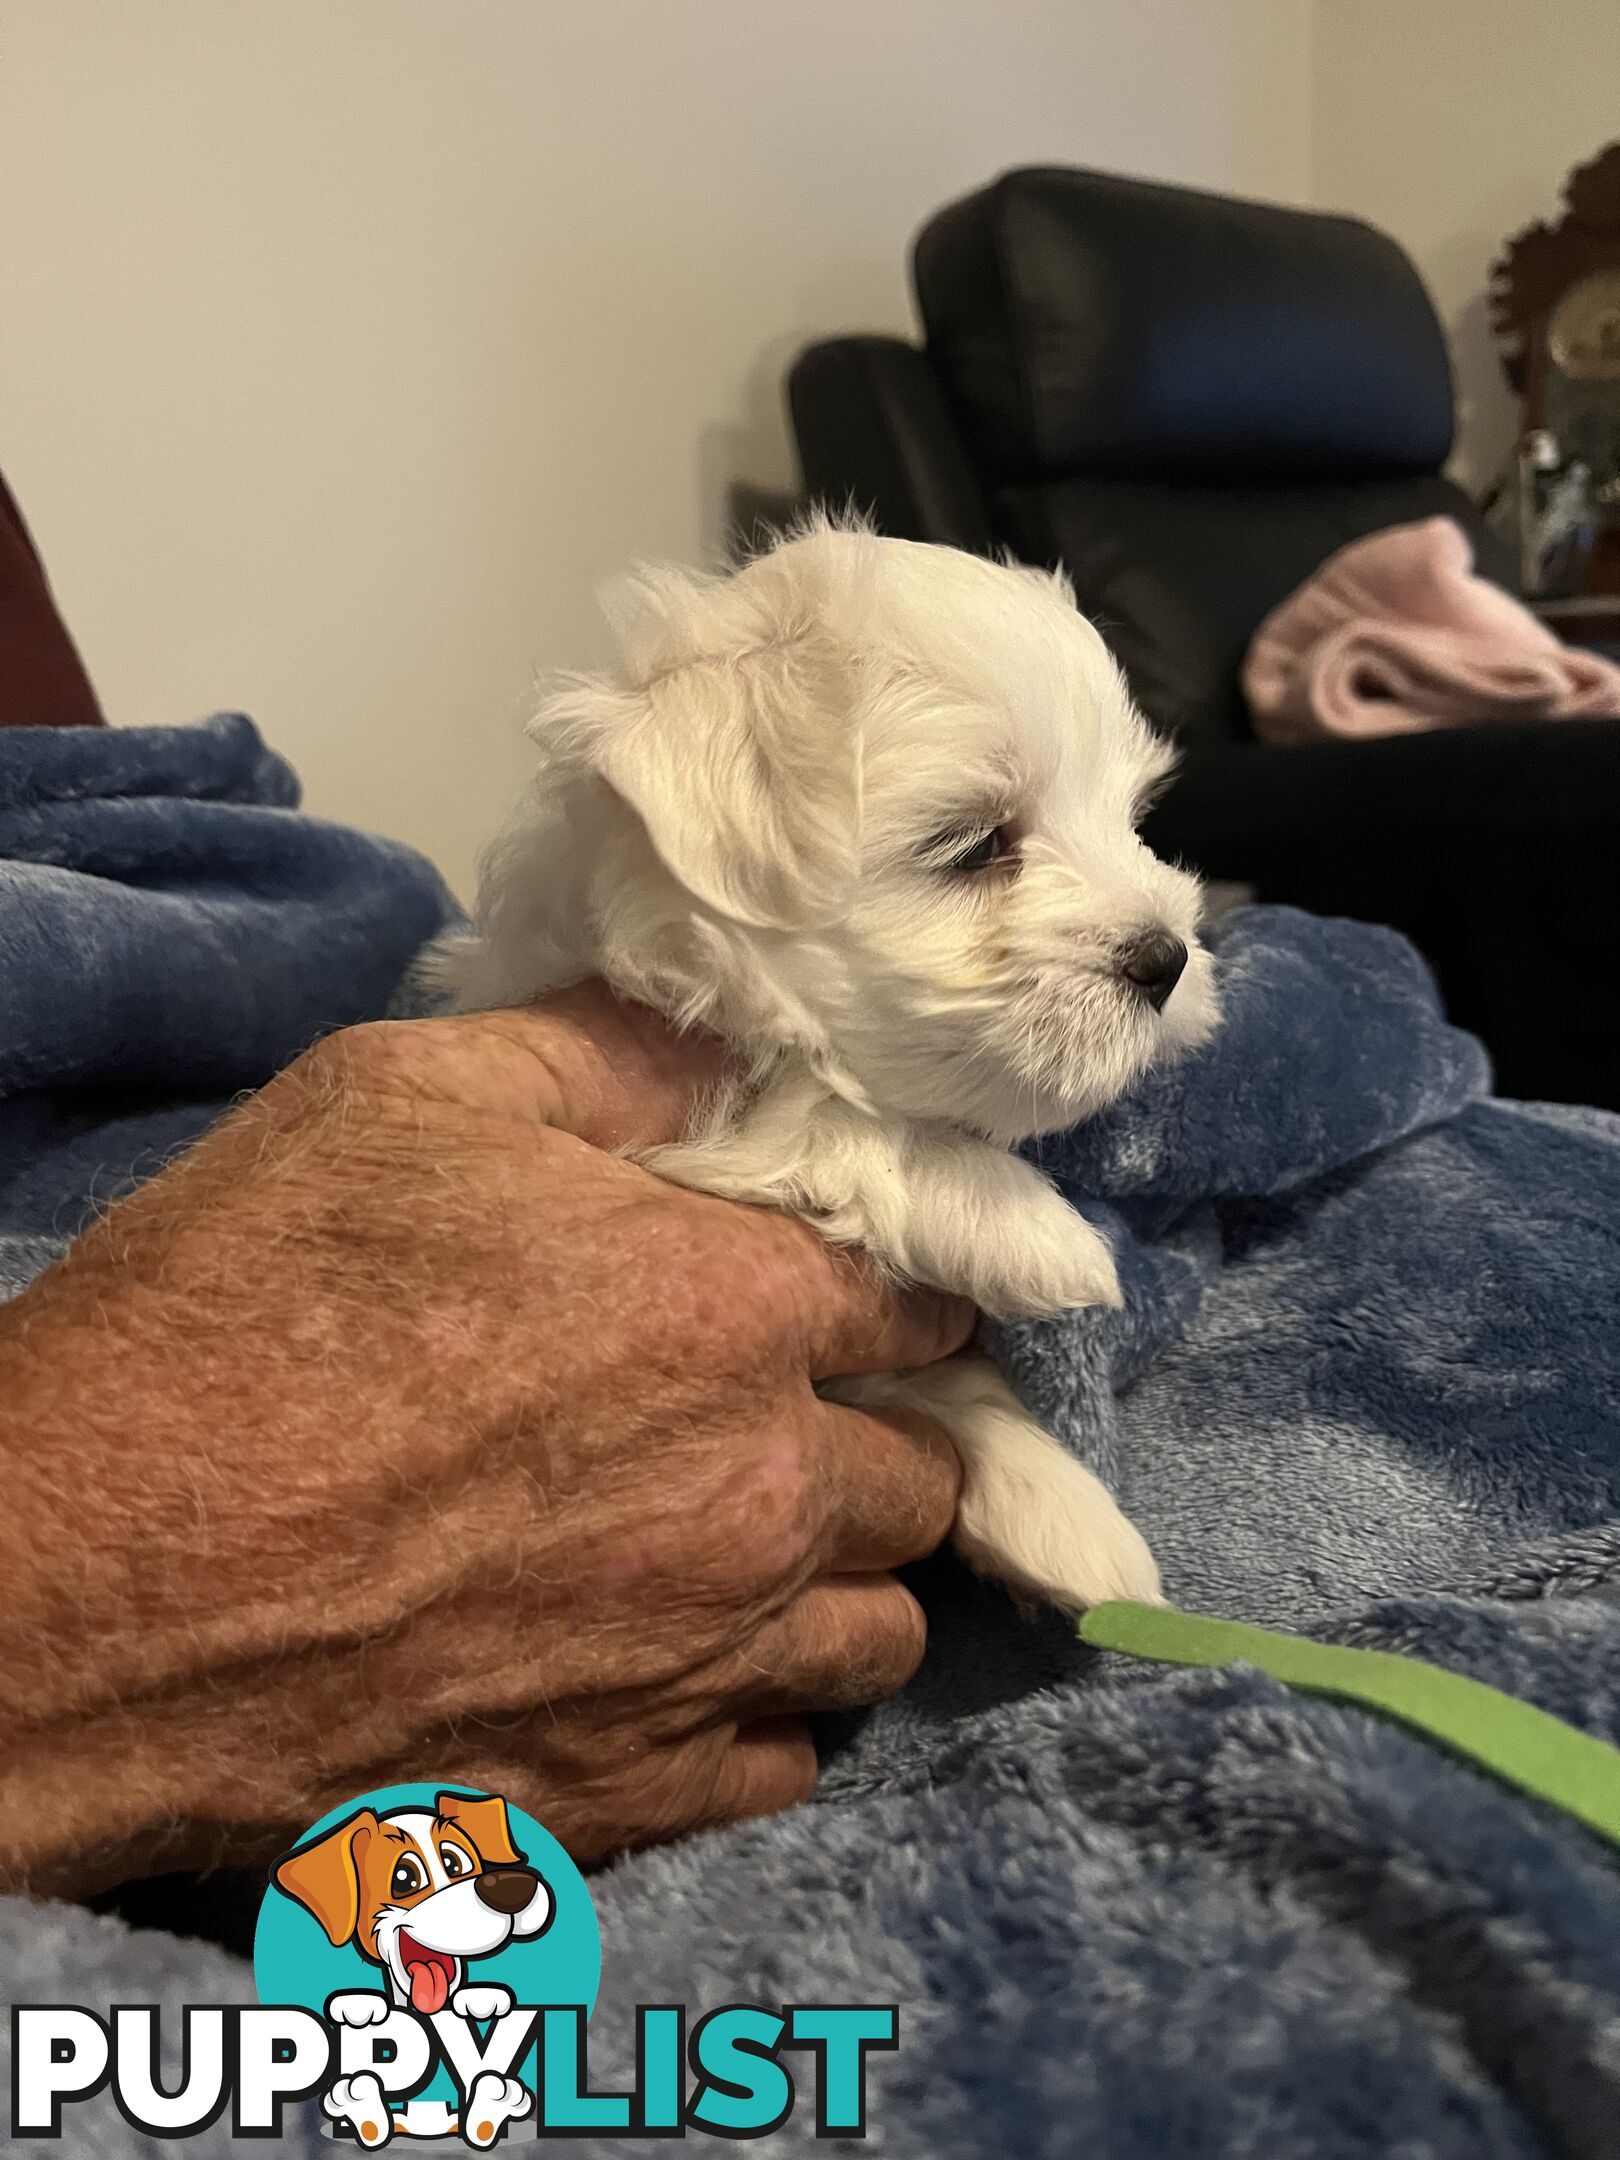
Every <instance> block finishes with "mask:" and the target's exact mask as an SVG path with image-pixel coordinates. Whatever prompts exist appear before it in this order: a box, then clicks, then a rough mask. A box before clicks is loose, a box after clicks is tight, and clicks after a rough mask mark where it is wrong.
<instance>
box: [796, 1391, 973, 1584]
mask: <svg viewBox="0 0 1620 2160" xmlns="http://www.w3.org/2000/svg"><path fill="white" fill-rule="evenodd" d="M810 1446H811V1448H812V1449H813V1450H814V1461H815V1463H816V1470H817V1478H818V1482H819V1485H820V1489H821V1492H822V1495H823V1502H824V1506H825V1510H826V1512H825V1515H824V1518H823V1523H822V1551H823V1553H824V1554H825V1563H826V1565H827V1566H828V1567H829V1568H832V1569H834V1570H835V1571H837V1572H839V1573H852V1574H865V1573H870V1572H872V1571H874V1570H875V1571H879V1572H882V1571H886V1570H888V1569H891V1568H897V1567H905V1566H906V1565H907V1564H908V1563H909V1562H911V1561H913V1560H922V1559H925V1558H926V1557H927V1555H928V1554H929V1553H931V1552H933V1551H934V1549H935V1547H936V1546H938V1545H941V1544H943V1543H944V1541H945V1539H946V1538H947V1537H948V1536H949V1534H950V1529H951V1525H952V1523H954V1521H955V1520H956V1508H957V1502H958V1500H959V1499H960V1497H961V1490H962V1461H961V1457H960V1456H959V1455H958V1454H957V1452H956V1449H955V1448H954V1447H953V1446H952V1445H951V1442H950V1440H949V1439H948V1438H947V1436H946V1434H945V1433H944V1431H943V1430H942V1429H941V1428H940V1427H939V1426H938V1425H936V1424H935V1423H934V1421H933V1420H932V1419H931V1418H928V1417H925V1416H924V1415H923V1414H922V1412H921V1411H917V1410H893V1409H883V1410H874V1409H855V1408H851V1407H848V1406H846V1405H844V1404H842V1403H830V1402H829V1403H821V1404H818V1405H817V1415H816V1418H815V1422H814V1425H813V1427H812V1431H811V1439H810Z"/></svg>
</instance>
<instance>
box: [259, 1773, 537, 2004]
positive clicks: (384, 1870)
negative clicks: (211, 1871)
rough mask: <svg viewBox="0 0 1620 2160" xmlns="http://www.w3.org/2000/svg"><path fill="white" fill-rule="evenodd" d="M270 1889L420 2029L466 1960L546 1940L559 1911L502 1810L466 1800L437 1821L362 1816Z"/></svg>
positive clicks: (281, 1871)
mask: <svg viewBox="0 0 1620 2160" xmlns="http://www.w3.org/2000/svg"><path fill="white" fill-rule="evenodd" d="M272 1880H273V1881H274V1882H275V1884H276V1886H277V1888H278V1889H280V1890H283V1891H285V1892H286V1894H287V1895H288V1896H289V1897H291V1898H296V1899H297V1901H298V1903H299V1904H300V1905H302V1906H304V1907H305V1908H306V1910H307V1911H309V1912H311V1913H313V1914H314V1916H315V1918H316V1919H317V1920H318V1921H319V1922H320V1924H321V1926H322V1927H323V1928H324V1929H325V1930H326V1935H327V1939H328V1940H329V1941H331V1942H334V1943H343V1942H352V1943H353V1944H354V1946H355V1948H356V1949H357V1950H358V1951H359V1952H360V1955H361V1956H362V1957H364V1958H367V1959H369V1960H370V1962H371V1963H372V1964H374V1965H380V1966H381V1967H382V1969H383V1971H384V1972H385V1973H386V1974H387V1975H388V1978H389V1980H390V1982H391V1983H392V1987H393V1990H394V1993H395V1994H396V1995H397V1997H398V1998H399V2000H401V2001H402V2002H408V2003H409V2004H410V2005H411V2007H412V2008H413V2009H414V2010H417V2011H419V2012H421V2014H422V2015H423V2016H424V2017H431V2016H432V2015H433V2014H434V2012H435V2011H438V2010H442V2009H443V2008H444V2006H445V2004H446V2003H447V2002H449V2000H450V1998H451V1996H452V1995H453V1994H454V1993H455V1992H456V1990H457V1989H458V1988H459V1987H460V1985H461V1983H462V1979H463V1977H464V1971H463V1969H464V1967H465V1964H466V1961H467V1960H468V1959H469V1958H479V1957H489V1956H490V1955H492V1954H493V1952H495V1951H497V1950H500V1949H503V1948H504V1947H505V1946H506V1944H507V1943H508V1942H510V1941H511V1939H512V1937H513V1936H514V1935H522V1936H527V1937H533V1936H536V1935H541V1934H544V1932H545V1930H546V1929H547V1928H548V1927H549V1926H550V1925H551V1921H552V1918H553V1915H554V1913H555V1911H556V1904H555V1900H554V1899H553V1897H552V1894H551V1890H550V1886H549V1885H548V1884H547V1883H546V1882H545V1880H544V1879H543V1877H542V1876H541V1875H540V1874H539V1873H538V1872H537V1871H536V1870H535V1869H534V1868H532V1867H530V1866H529V1865H528V1863H527V1862H526V1861H525V1860H524V1858H523V1855H522V1854H521V1853H520V1852H519V1851H518V1849H517V1847H516V1846H515V1845H514V1844H513V1842H512V1830H511V1824H510V1821H509V1820H508V1817H507V1812H506V1802H505V1801H504V1800H501V1799H485V1798H479V1797H476V1796H474V1795H471V1794H467V1793H452V1792H442V1793H439V1794H438V1795H437V1796H436V1799H435V1801H434V1808H433V1810H432V1811H431V1812H430V1811H429V1810H428V1809H426V1808H394V1809H391V1810H390V1812H389V1813H388V1814H386V1815H377V1814H374V1813H373V1812H372V1810H371V1809H370V1808H362V1809H361V1810H360V1811H359V1813H358V1814H355V1815H351V1816H350V1817H349V1819H348V1821H347V1822H343V1823H339V1824H338V1826H337V1827H336V1829H333V1830H328V1831H327V1832H326V1833H325V1835H324V1836H322V1837H320V1838H317V1839H316V1840H315V1842H314V1843H313V1844H311V1845H300V1846H298V1847H297V1848H296V1849H295V1850H294V1851H292V1852H290V1853H288V1854H286V1855H285V1857H284V1858H282V1859H281V1860H278V1861H277V1863H276V1865H275V1868H274V1870H273V1874H272Z"/></svg>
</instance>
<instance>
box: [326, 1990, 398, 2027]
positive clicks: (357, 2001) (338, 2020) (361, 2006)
mask: <svg viewBox="0 0 1620 2160" xmlns="http://www.w3.org/2000/svg"><path fill="white" fill-rule="evenodd" d="M391 2007H392V2006H391V2005H390V2003H389V2000H388V1997H387V1996H386V1995H379V1994H377V1993H376V1992H375V1991H373V1990H370V1989H368V1990H367V1991H366V1992H365V1993H364V1994H361V1993H359V1992H358V1991H357V1992H356V1993H355V1994H353V1995H332V1996H329V1997H328V1999H327V2004H326V2014H327V2016H328V2017H329V2018H330V2019H331V2020H332V2023H333V2024H334V2025H356V2026H360V2025H380V2024H381V2023H382V2022H383V2020H384V2019H385V2018H386V2017H387V2016H388V2013H389V2010H390V2008H391Z"/></svg>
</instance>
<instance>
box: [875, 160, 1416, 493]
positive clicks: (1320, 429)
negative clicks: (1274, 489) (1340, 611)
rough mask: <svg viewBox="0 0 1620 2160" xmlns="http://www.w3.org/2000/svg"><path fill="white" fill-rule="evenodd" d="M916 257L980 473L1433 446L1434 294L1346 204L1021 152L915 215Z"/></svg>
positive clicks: (1386, 466) (1185, 464)
mask: <svg viewBox="0 0 1620 2160" xmlns="http://www.w3.org/2000/svg"><path fill="white" fill-rule="evenodd" d="M913 269H914V274H915V278H916V286H917V298H918V304H919V306H920V308H921V311H922V317H923V323H924V326H925V329H926V332H927V338H928V352H929V357H930V359H931V360H932V362H933V364H934V367H935V369H936V371H937V373H938V375H939V377H940V380H941V382H942V383H943V384H944V387H945V392H946V395H947V397H948V398H949V400H950V402H951V404H952V406H953V409H954V411H955V415H956V418H957V422H958V425H959V426H960V427H961V429H962V431H963V433H964V435H965V436H966V437H967V440H968V443H969V446H970V449H971V451H972V453H973V455H974V457H975V459H976V460H977V461H978V462H979V464H980V466H981V469H982V471H983V474H984V477H986V478H987V479H989V480H990V481H991V482H992V483H994V482H996V481H1030V480H1037V479H1043V478H1057V477H1062V476H1069V475H1074V474H1080V473H1086V474H1099V475H1100V474H1135V475H1155V474H1156V475H1163V476H1166V477H1171V476H1173V477H1177V478H1181V479H1193V478H1205V479H1210V480H1254V479H1260V478H1270V477H1288V478H1296V479H1301V480H1305V479H1322V478H1336V479H1344V478H1352V477H1367V476H1372V475H1381V474H1393V473H1400V472H1434V471H1436V470H1438V468H1439V467H1440V466H1441V465H1443V464H1444V462H1445V460H1446V458H1447V457H1448V455H1449V454H1450V451H1451V443H1452V427H1453V409H1452V383H1451V368H1450V363H1449V360H1448V358H1447V354H1446V346H1445V339H1444V336H1443V334H1442V332H1441V328H1440V324H1439V322H1438V320H1437V319H1436V316H1435V312H1434V308H1433V306H1432V305H1431V303H1430V300H1429V296H1428V294H1427V293H1426V292H1425V290H1424V288H1423V284H1422V281H1421V279H1420V278H1419V277H1418V274H1417V272H1416V270H1415V269H1414V268H1413V266H1412V264H1411V263H1410V262H1409V261H1408V259H1407V257H1406V256H1405V255H1404V254H1403V253H1402V251H1401V249H1400V248H1399V247H1397V245H1396V244H1395V242H1394V241H1393V240H1391V239H1390V238H1388V236H1387V235H1386V234H1384V233H1380V232H1377V231H1375V230H1374V229H1373V227H1372V226H1370V225H1364V224H1362V223H1360V222H1359V221H1358V220H1356V219H1353V218H1344V217H1329V216H1324V215H1321V214H1320V213H1317V212H1313V211H1300V210H1281V209H1277V208H1274V207H1272V206H1271V205H1269V204H1265V203H1252V202H1239V201H1235V200H1233V199H1232V198H1231V197H1229V196H1224V195H1206V194H1201V193H1197V192H1195V191H1193V190H1192V189H1188V188H1175V187H1159V186H1154V185H1151V184H1149V183H1147V182H1145V181H1140V180H1122V179H1119V178H1118V177H1116V176H1114V175H1111V174H1107V173H1093V172H1080V171H1073V170H1070V169H1068V168H1065V167H1061V166H1048V167H1027V168H1024V169H1021V170H1019V171H1016V172H1009V173H1006V174H1004V175H1003V176H1002V177H1001V178H1000V179H999V180H996V181H994V182H993V183H992V184H991V185H990V186H989V187H987V188H983V189H981V190H980V191H979V192H978V193H977V194H974V195H970V196H968V197H966V198H965V199H964V200H963V201H961V202H958V203H953V204H951V205H950V206H949V207H948V208H946V209H944V210H941V211H940V212H939V213H938V214H937V215H936V216H935V217H934V218H932V219H931V220H930V221H929V223H928V224H927V225H926V226H925V227H924V228H923V230H922V232H921V234H920V235H919V236H918V239H917V243H916V248H915V252H914V257H913Z"/></svg>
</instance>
